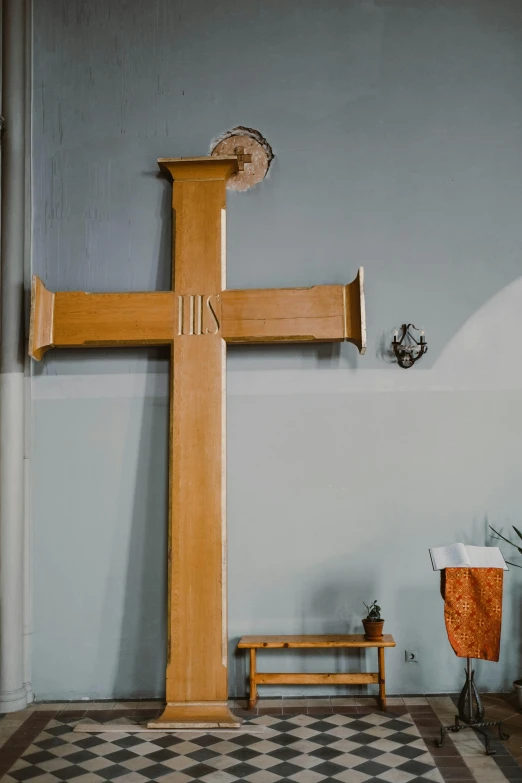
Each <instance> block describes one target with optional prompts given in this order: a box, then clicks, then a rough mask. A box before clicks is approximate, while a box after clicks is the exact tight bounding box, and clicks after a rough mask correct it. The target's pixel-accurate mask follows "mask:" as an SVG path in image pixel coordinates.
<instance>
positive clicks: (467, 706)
mask: <svg viewBox="0 0 522 783" xmlns="http://www.w3.org/2000/svg"><path fill="white" fill-rule="evenodd" d="M474 674H475V672H474V671H473V670H472V669H471V658H468V659H467V666H466V682H465V684H464V687H463V689H462V692H461V694H460V696H459V702H458V709H459V714H458V715H455V723H454V724H453V725H452V726H441V729H440V739H437V740H435V745H436V746H437V748H442V746H443V745H444V743H445V742H446V735H447V733H448V732H449V731H451V732H459V731H462V729H475V731H477V732H478V733H479V734H480V735H481V736H483V737H484V740H485V744H486V755H487V756H494V755H495V753H496V750H495V749H494V748H492V747H491V745H490V736H489V734H488V732H487V731H484V729H485V728H487V727H492V726H497V727H498V735H499V737H500V739H501V740H507V739H509V734H506V733H505V732H503V731H502V721H500V720H493V721H484V720H482V718H483V717H484V707H483V706H482V701H481V699H480V695H479V693H478V691H477V689H476V687H475V682H474ZM473 699H475V703H476V709H474V708H473ZM461 721H462V722H461Z"/></svg>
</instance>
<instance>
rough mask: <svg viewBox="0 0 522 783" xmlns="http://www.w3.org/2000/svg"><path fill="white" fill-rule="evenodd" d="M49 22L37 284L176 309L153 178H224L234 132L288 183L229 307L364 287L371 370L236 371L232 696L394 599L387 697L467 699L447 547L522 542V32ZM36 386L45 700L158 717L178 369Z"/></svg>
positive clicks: (395, 1) (109, 16)
mask: <svg viewBox="0 0 522 783" xmlns="http://www.w3.org/2000/svg"><path fill="white" fill-rule="evenodd" d="M33 8H34V19H33V37H34V50H33V152H32V163H33V171H32V177H33V205H32V208H33V271H34V272H35V273H37V274H38V275H40V276H41V277H42V279H43V280H44V282H45V283H46V285H47V286H48V287H49V288H50V289H52V290H57V289H61V290H77V289H81V290H92V291H119V290H129V291H136V290H155V289H166V288H168V287H169V281H170V230H171V226H170V185H169V184H168V183H166V182H165V181H164V180H162V179H160V178H159V177H158V173H157V165H156V159H157V158H158V157H168V156H173V157H174V156H185V155H201V154H205V153H206V152H207V151H208V149H209V145H210V142H211V139H212V138H213V137H215V136H217V135H218V134H219V133H220V132H222V131H223V130H226V129H228V128H230V127H233V126H235V125H238V124H243V125H248V126H251V127H255V128H258V129H259V130H260V131H261V132H262V133H263V134H264V135H265V136H266V137H267V139H268V140H269V142H270V144H271V145H272V146H273V148H274V152H275V155H276V158H275V161H274V163H273V166H272V169H271V171H270V176H269V177H268V179H267V180H266V181H265V182H264V183H263V184H262V185H261V186H259V187H257V188H255V189H254V190H252V191H250V192H248V193H246V194H232V195H231V196H230V197H229V203H228V264H227V271H228V286H229V287H230V288H234V287H276V286H299V285H302V286H307V285H312V284H316V283H317V284H318V283H341V282H349V281H350V280H351V279H352V278H353V277H354V276H355V273H356V269H357V267H358V266H359V265H361V264H362V265H364V267H365V270H366V295H367V315H368V337H369V340H368V351H367V354H366V356H364V357H359V356H358V355H357V352H356V349H355V348H354V347H353V346H351V345H347V344H346V345H343V346H338V345H335V346H320V347H314V346H305V347H296V346H270V347H250V348H247V347H235V348H233V349H231V350H230V351H229V360H228V384H229V394H228V519H229V557H230V562H229V572H230V573H229V591H230V602H229V631H230V692H231V693H233V694H241V693H243V692H244V687H245V685H244V679H245V666H244V661H243V660H242V658H241V657H240V656H236V655H235V654H234V646H235V642H236V641H237V638H238V637H239V636H240V635H242V634H244V633H255V632H272V633H284V632H293V631H294V632H313V631H316V632H321V631H338V632H342V631H344V630H352V631H358V630H359V629H360V617H361V613H362V609H363V607H362V601H363V600H364V601H367V602H368V600H372V599H373V598H378V599H379V601H380V603H381V605H382V606H383V610H384V615H385V617H386V629H387V630H388V631H389V632H392V633H393V634H394V636H395V637H396V639H397V643H398V647H397V650H396V651H393V652H390V654H389V655H388V678H387V679H388V683H389V690H390V691H391V692H395V693H400V692H419V691H431V692H435V691H446V690H456V689H457V688H458V687H459V686H460V682H461V676H462V665H461V663H460V662H459V661H458V660H457V659H456V658H455V657H454V655H453V652H452V651H451V648H450V647H449V644H448V642H447V639H446V634H445V630H444V623H443V606H442V601H441V599H440V596H439V594H438V574H435V573H433V572H432V570H431V566H430V562H429V558H428V555H427V548H428V547H429V546H432V545H440V544H445V543H451V542H453V541H455V540H459V541H464V542H468V543H474V544H484V543H486V537H485V536H486V527H487V522H488V521H490V522H492V523H494V524H497V525H500V526H504V528H505V530H507V529H508V527H509V525H511V524H518V523H521V524H522V519H521V517H522V502H521V501H522V487H521V482H520V471H521V467H520V466H521V464H522V370H521V369H520V368H521V366H522V365H521V360H522V355H521V354H522V348H521V347H520V339H519V335H520V326H521V316H520V313H521V312H522V310H521V306H522V283H521V281H520V280H518V279H519V278H520V277H521V275H522V263H521V255H522V250H521V248H522V221H521V220H520V207H521V197H522V176H521V174H522V152H521V150H522V145H521V142H522V138H521V136H522V133H521V127H522V103H521V101H520V81H521V77H522V7H521V6H520V4H519V3H518V2H517V1H516V0H461V2H459V3H454V2H449V1H448V2H445V1H443V0H439V1H437V2H436V1H435V0H415V2H413V1H412V2H408V1H407V0H406V1H405V0H387V1H386V2H380V1H378V0H353V1H351V2H350V1H347V0H342V1H341V0H324V1H323V2H321V3H316V2H309V0H284V1H283V2H279V3H266V2H257V1H255V0H243V2H228V0H223V2H220V3H218V4H217V3H212V2H209V1H208V0H207V1H206V2H203V0H190V2H181V1H180V0H176V1H174V0H171V1H170V2H167V0H148V2H146V3H143V2H139V0H103V1H102V0H90V1H88V0H85V1H81V0H77V2H69V1H68V0H35V2H34V3H33ZM517 280H518V282H517ZM405 320H408V321H413V322H414V323H417V325H421V326H423V327H424V328H425V329H426V334H427V338H428V341H429V346H430V348H429V353H428V355H427V356H426V357H425V358H424V359H423V360H422V362H421V363H420V364H419V365H417V366H416V367H415V368H414V369H413V370H411V371H408V372H404V371H403V370H400V369H399V368H398V367H397V366H395V365H392V364H390V363H389V362H388V361H387V360H386V358H385V357H383V352H382V346H383V344H386V342H387V340H389V338H390V335H391V332H392V330H393V329H394V328H395V327H396V326H398V325H400V324H401V323H402V322H403V321H405ZM33 372H34V375H33V379H32V394H33V426H32V497H31V501H32V524H33V530H34V634H33V685H34V690H35V693H36V696H37V698H80V697H82V696H90V697H95V696H96V697H100V698H101V697H112V696H128V697H131V696H145V695H151V696H152V695H159V694H161V693H162V688H163V672H164V644H165V632H164V615H165V579H166V573H165V540H166V453H167V398H166V373H167V359H166V356H165V354H163V353H162V352H161V351H159V350H158V351H153V350H149V351H147V350H143V351H137V350H133V349H132V350H129V349H127V350H104V351H101V350H98V351H94V350H93V351H83V352H80V351H67V352H65V351H64V352H62V353H58V352H54V353H53V352H51V353H49V354H48V355H47V356H46V358H45V360H44V362H43V363H42V364H41V365H36V364H35V365H34V369H33ZM520 585H521V582H520V579H519V575H518V573H517V572H516V570H514V569H512V571H511V572H510V573H509V574H507V575H506V590H505V616H504V630H503V646H502V655H501V661H500V663H499V664H493V663H482V664H480V665H479V667H478V676H479V681H480V684H481V686H483V687H484V688H485V689H491V690H493V689H498V688H507V687H509V686H510V683H511V681H512V680H513V679H515V677H518V676H519V674H520V668H522V666H521V660H520V652H521V645H520V633H521V630H522V627H521V626H522V622H521V611H520V598H521V594H520ZM405 648H407V649H414V650H417V652H418V653H419V661H420V662H419V663H418V664H405V662H404V649H405ZM263 663H264V665H266V667H267V668H270V667H272V668H277V667H287V668H288V670H292V669H295V668H296V667H299V666H301V667H303V668H304V667H308V669H313V668H314V667H316V668H323V667H325V666H326V665H330V666H331V667H333V668H334V669H335V667H337V666H340V665H341V664H342V665H345V663H346V661H344V660H343V659H341V658H338V657H332V658H330V659H329V660H328V656H324V655H323V656H320V657H318V656H298V657H294V658H293V657H292V656H289V655H288V654H287V655H286V656H284V657H281V658H280V659H279V658H278V657H276V656H271V657H269V656H268V655H267V656H266V660H265V661H264V662H263ZM348 665H350V666H352V668H354V669H356V668H357V666H359V665H360V661H359V659H358V658H351V659H350V660H349V661H348ZM365 665H366V666H368V668H369V670H371V669H372V668H373V661H372V660H371V659H370V658H369V657H368V660H367V661H366V664H365ZM294 690H296V689H294Z"/></svg>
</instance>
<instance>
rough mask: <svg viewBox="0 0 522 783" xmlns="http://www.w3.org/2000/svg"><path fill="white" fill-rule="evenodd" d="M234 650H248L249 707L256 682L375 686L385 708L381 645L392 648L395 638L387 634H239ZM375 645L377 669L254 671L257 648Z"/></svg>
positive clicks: (306, 648) (364, 646) (363, 647)
mask: <svg viewBox="0 0 522 783" xmlns="http://www.w3.org/2000/svg"><path fill="white" fill-rule="evenodd" d="M237 646H238V649H242V650H250V694H249V702H248V706H249V709H251V710H252V709H253V708H254V707H255V706H256V703H257V698H258V696H257V686H258V685H276V684H277V685H367V684H370V683H375V684H378V686H379V705H380V708H381V710H385V709H386V687H385V678H384V648H385V647H395V641H394V639H393V636H391V635H390V634H384V635H383V636H382V637H381V638H380V639H375V640H373V639H372V640H368V639H367V638H366V637H365V635H364V634H350V635H325V636H243V637H242V638H241V639H240V640H239V644H238V645H237ZM367 647H376V648H377V657H378V662H379V671H378V672H364V673H363V672H355V673H350V674H337V673H336V674H311V673H310V674H309V673H308V672H301V673H287V672H280V673H277V674H276V673H273V672H258V671H257V667H256V652H257V650H310V649H318V648H328V649H365V648H367Z"/></svg>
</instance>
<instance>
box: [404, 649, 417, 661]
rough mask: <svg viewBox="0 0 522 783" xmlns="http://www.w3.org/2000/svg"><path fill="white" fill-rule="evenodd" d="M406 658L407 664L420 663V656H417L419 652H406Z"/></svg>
mask: <svg viewBox="0 0 522 783" xmlns="http://www.w3.org/2000/svg"><path fill="white" fill-rule="evenodd" d="M404 657H405V659H406V663H418V662H419V656H418V655H417V650H405V651H404Z"/></svg>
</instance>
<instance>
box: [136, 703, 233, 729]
mask: <svg viewBox="0 0 522 783" xmlns="http://www.w3.org/2000/svg"><path fill="white" fill-rule="evenodd" d="M241 723H242V720H241V718H238V717H237V716H236V715H234V714H233V713H232V712H231V711H230V710H229V708H228V705H227V704H226V703H221V702H203V703H201V702H200V703H199V704H187V703H183V704H173V703H171V704H167V706H166V707H165V710H164V712H163V714H162V715H160V717H159V718H156V719H155V720H151V721H149V722H148V723H147V728H148V729H238V728H239V727H240V726H241Z"/></svg>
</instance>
